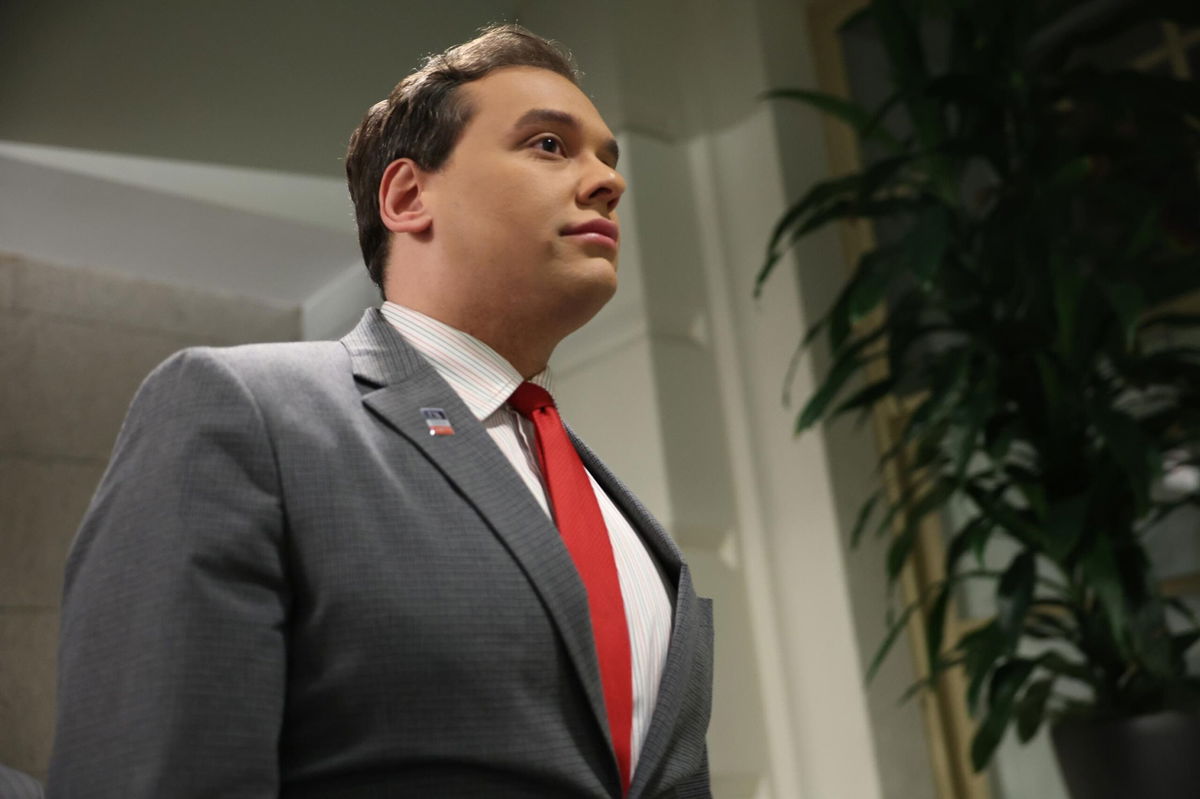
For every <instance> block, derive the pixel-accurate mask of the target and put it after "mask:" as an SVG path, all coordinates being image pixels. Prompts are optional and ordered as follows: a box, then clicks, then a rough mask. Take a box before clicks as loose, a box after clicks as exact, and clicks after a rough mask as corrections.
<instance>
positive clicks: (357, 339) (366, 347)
mask: <svg viewBox="0 0 1200 799" xmlns="http://www.w3.org/2000/svg"><path fill="white" fill-rule="evenodd" d="M342 343H343V344H344V345H345V346H346V348H347V350H349V352H350V356H351V360H352V361H353V363H354V371H355V376H356V377H358V378H359V379H362V380H365V381H368V382H370V383H373V384H375V385H377V386H379V387H378V388H377V389H376V390H374V391H371V392H369V393H367V394H366V395H365V396H364V397H363V404H364V405H366V406H367V407H368V408H369V409H370V410H371V411H372V412H374V413H375V414H377V415H378V416H379V417H380V418H382V419H383V420H384V421H385V422H387V424H388V425H390V426H391V427H392V428H393V429H395V430H396V432H398V433H399V434H400V435H402V436H404V437H405V438H407V439H408V440H409V441H410V442H411V443H412V444H413V445H414V446H416V447H417V448H419V449H420V450H421V451H422V452H423V453H424V454H425V456H426V457H427V458H428V459H429V461H430V462H431V463H432V464H433V465H434V466H435V467H436V468H437V469H438V470H439V471H441V472H442V474H443V475H445V477H446V479H447V480H449V481H450V482H451V483H452V484H453V485H454V486H456V487H457V488H458V490H459V491H460V492H461V493H462V496H463V497H464V498H465V499H466V500H467V502H469V503H470V504H471V505H472V507H474V509H475V510H476V511H477V512H478V513H479V515H480V517H481V518H482V519H483V520H484V522H485V523H486V524H487V525H488V527H489V528H491V530H492V531H493V532H494V533H495V535H496V536H497V537H498V538H499V539H500V540H501V542H502V543H503V544H504V546H505V547H506V548H507V549H508V551H509V552H510V553H511V554H512V556H513V558H514V559H515V560H516V561H517V562H518V563H519V564H520V566H521V568H522V570H523V571H524V573H525V575H526V577H527V578H528V579H529V582H530V583H531V584H532V585H533V588H534V590H535V591H536V592H537V594H538V596H539V597H540V598H541V600H542V602H543V604H544V605H545V607H546V611H547V613H548V614H549V616H550V618H551V620H552V621H553V623H554V624H555V626H556V627H557V628H558V631H559V634H560V635H561V637H562V640H563V645H564V647H565V648H566V650H567V654H568V656H569V657H570V659H571V662H572V664H573V665H574V666H575V669H576V670H577V671H578V673H579V675H580V678H581V681H582V683H583V687H584V691H585V692H586V695H587V698H588V702H589V704H590V705H591V707H592V711H593V713H594V714H595V716H596V719H597V722H598V723H599V724H600V727H601V729H602V730H603V731H604V732H605V734H606V735H607V734H608V721H607V716H606V714H605V712H604V696H603V691H602V688H601V683H600V666H599V662H598V661H597V657H596V648H595V644H594V643H593V637H592V627H591V617H590V615H589V613H588V604H587V593H586V591H585V589H584V587H583V582H582V581H581V580H580V578H579V573H578V571H577V570H576V569H575V564H574V563H573V562H572V560H571V556H570V553H568V552H567V549H566V547H565V546H564V545H563V543H562V539H561V538H560V537H559V535H558V531H557V530H556V529H555V527H554V525H553V524H551V522H550V520H549V519H548V518H546V514H545V513H544V512H543V511H542V509H541V507H540V506H539V505H538V504H537V502H536V501H535V500H534V498H533V496H532V495H530V493H529V489H528V488H527V487H526V485H525V484H524V483H523V482H522V481H521V479H520V477H519V476H518V475H517V473H516V472H515V471H514V469H513V467H512V464H511V463H509V461H508V459H507V458H505V456H504V453H502V452H501V451H500V449H499V448H498V447H497V446H496V444H495V442H493V441H492V439H491V437H490V436H489V435H488V433H487V431H486V430H485V429H484V427H483V425H482V424H480V423H479V421H478V420H477V419H476V418H475V416H474V415H473V414H472V413H471V411H470V409H468V408H467V406H466V405H465V404H463V402H462V400H461V399H459V397H458V395H457V394H455V393H454V390H453V389H451V388H450V386H449V385H448V384H447V383H446V381H445V380H443V379H442V378H441V376H440V375H438V373H437V371H436V370H435V369H434V368H433V367H432V366H430V365H429V363H428V362H426V361H425V359H424V358H422V357H421V356H420V354H419V353H417V352H416V351H415V350H413V349H412V347H410V346H409V345H408V344H407V343H405V342H404V340H403V337H402V336H400V334H399V333H398V332H396V331H395V330H394V329H393V328H392V327H391V326H390V325H388V323H387V322H386V321H385V320H384V319H383V318H382V317H381V316H380V315H379V313H378V311H376V310H374V309H371V310H368V311H367V313H366V315H365V316H364V317H363V320H362V322H360V323H359V325H358V327H357V328H356V329H355V330H354V331H352V332H351V333H350V334H348V335H347V336H346V337H345V338H343V339H342ZM421 408H441V409H443V410H444V411H445V412H446V414H447V415H448V416H449V417H450V420H451V423H452V424H453V426H454V435H447V436H432V435H430V433H429V428H428V426H427V425H426V423H425V420H424V417H422V415H421V411H420V409H421ZM609 742H610V749H611V737H610V738H609ZM613 770H614V775H615V771H616V761H615V759H614V761H613Z"/></svg>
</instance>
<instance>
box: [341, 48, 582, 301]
mask: <svg viewBox="0 0 1200 799" xmlns="http://www.w3.org/2000/svg"><path fill="white" fill-rule="evenodd" d="M502 67H538V68H541V69H548V70H551V71H552V72H557V73H558V74H559V75H562V76H563V77H565V78H567V79H568V80H570V81H571V82H572V83H574V84H576V85H578V84H579V73H578V72H577V70H576V69H575V66H574V64H573V63H572V59H571V55H570V53H568V52H567V51H566V50H564V49H562V48H561V47H559V46H558V45H557V44H556V43H554V42H550V41H547V40H546V39H543V38H541V37H540V36H537V35H535V34H533V33H530V32H529V31H527V30H526V29H525V28H522V27H521V26H520V25H495V26H491V27H488V28H485V29H483V30H482V31H481V33H480V35H479V36H477V37H476V38H474V39H472V40H471V41H469V42H465V43H463V44H460V45H457V46H455V47H451V48H450V49H449V50H446V51H445V52H444V53H438V54H436V55H431V56H429V57H428V58H426V59H425V61H424V62H423V63H422V64H421V66H420V68H419V69H417V71H416V72H413V73H412V74H411V75H409V76H408V77H406V78H405V79H404V80H402V81H400V82H399V83H398V84H396V88H394V89H392V92H391V94H389V95H388V96H387V99H386V100H380V101H379V102H378V103H375V105H373V106H371V107H370V108H369V109H368V110H367V113H366V116H364V117H363V120H362V122H360V123H359V125H358V128H356V129H355V131H354V133H353V135H351V136H350V144H349V146H348V147H347V149H346V180H347V181H348V183H349V186H350V199H352V200H353V201H354V215H355V218H356V219H357V221H358V243H359V246H360V247H362V253H363V260H364V261H365V262H366V265H367V271H368V272H370V274H371V280H373V281H375V284H376V285H378V286H379V289H380V292H382V291H383V278H384V274H383V273H384V265H385V264H386V262H387V257H388V240H389V238H388V230H387V228H385V227H384V226H383V223H382V222H381V221H380V219H379V183H380V181H381V180H382V179H383V172H384V170H385V169H387V165H388V164H390V163H391V162H392V161H395V160H396V159H397V158H411V159H412V160H413V161H414V162H415V163H416V165H417V166H418V167H420V168H421V169H423V170H425V171H427V172H435V171H437V170H439V169H441V168H442V166H443V165H445V163H446V161H447V160H448V159H449V157H450V153H451V152H452V151H453V149H454V145H455V144H456V143H457V142H458V139H459V136H460V135H461V134H462V131H463V129H464V128H465V127H466V126H467V123H468V122H470V121H471V117H472V116H473V115H474V113H475V109H474V108H473V107H472V105H471V103H470V102H469V101H468V99H467V98H466V97H465V96H464V95H463V94H462V93H461V92H460V91H459V90H458V89H459V87H460V86H462V85H463V84H464V83H470V82H471V81H475V80H479V79H480V78H482V77H483V76H485V75H487V74H488V73H489V72H491V71H493V70H496V69H500V68H502Z"/></svg>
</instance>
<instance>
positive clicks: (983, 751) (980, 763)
mask: <svg viewBox="0 0 1200 799" xmlns="http://www.w3.org/2000/svg"><path fill="white" fill-rule="evenodd" d="M1035 665H1036V663H1035V662H1034V661H1032V660H1025V659H1022V658H1016V659H1013V660H1010V661H1008V662H1007V663H1005V664H1003V665H1002V666H1000V667H999V668H998V669H996V671H995V673H994V674H993V675H992V681H991V685H990V686H989V689H988V712H987V715H986V716H984V718H983V723H982V724H980V725H979V729H978V730H976V731H975V737H974V738H973V739H972V740H971V765H972V767H973V768H974V769H975V771H983V769H984V767H985V766H987V764H988V761H990V760H991V759H992V755H993V754H994V753H995V751H996V747H997V746H999V745H1000V740H1001V738H1003V737H1004V731H1005V730H1006V729H1008V724H1009V722H1010V721H1011V720H1012V714H1013V706H1014V704H1015V702H1016V697H1017V692H1018V691H1020V690H1021V686H1022V685H1024V684H1025V681H1026V680H1027V679H1028V678H1029V675H1030V674H1031V673H1032V672H1033V669H1034V666H1035Z"/></svg>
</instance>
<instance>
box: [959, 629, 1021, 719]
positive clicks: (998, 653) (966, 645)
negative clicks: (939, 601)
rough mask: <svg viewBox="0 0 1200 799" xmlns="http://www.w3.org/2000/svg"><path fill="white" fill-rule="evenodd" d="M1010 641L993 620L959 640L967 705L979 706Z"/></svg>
mask: <svg viewBox="0 0 1200 799" xmlns="http://www.w3.org/2000/svg"><path fill="white" fill-rule="evenodd" d="M1007 644H1008V641H1007V639H1006V638H1005V637H1004V633H1003V632H1001V631H1000V626H999V625H998V624H997V623H996V620H995V619H993V620H991V621H989V622H988V623H987V624H985V625H984V626H983V627H980V628H978V629H976V630H972V631H971V632H969V633H967V634H966V635H964V636H963V637H962V638H960V639H959V641H958V645H957V647H955V649H956V650H957V651H959V652H961V653H962V656H963V671H965V672H966V675H967V704H968V706H969V707H971V708H972V709H974V708H976V707H978V706H979V694H980V691H982V690H983V686H984V684H985V683H986V681H987V677H988V674H990V673H991V671H992V669H993V668H994V667H995V665H996V661H998V660H999V659H1000V658H1002V657H1003V656H1004V652H1005V649H1006V647H1007Z"/></svg>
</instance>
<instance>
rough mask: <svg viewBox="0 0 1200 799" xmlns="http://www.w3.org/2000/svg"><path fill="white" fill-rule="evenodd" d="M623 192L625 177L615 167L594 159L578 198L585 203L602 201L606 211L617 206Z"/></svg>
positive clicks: (590, 203)
mask: <svg viewBox="0 0 1200 799" xmlns="http://www.w3.org/2000/svg"><path fill="white" fill-rule="evenodd" d="M624 193H625V178H623V177H622V176H621V173H620V172H618V171H617V170H616V168H615V167H611V166H609V165H608V164H606V163H604V162H603V161H596V165H595V166H593V167H592V168H591V170H590V171H589V172H588V175H587V176H586V178H585V180H584V183H583V185H582V187H581V191H580V195H581V197H580V199H581V200H582V201H583V203H584V204H586V205H592V204H598V203H604V205H605V207H606V209H607V210H608V211H612V210H613V209H615V208H616V207H617V203H618V202H619V201H620V199H621V195H622V194H624Z"/></svg>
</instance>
